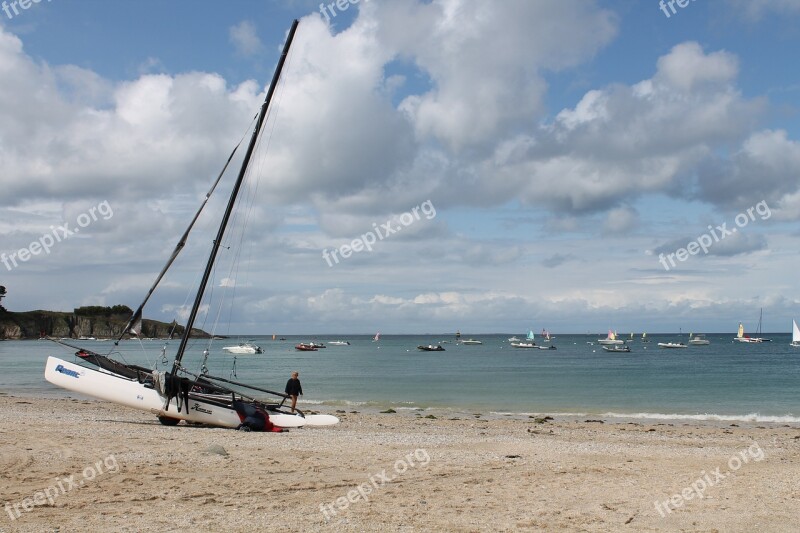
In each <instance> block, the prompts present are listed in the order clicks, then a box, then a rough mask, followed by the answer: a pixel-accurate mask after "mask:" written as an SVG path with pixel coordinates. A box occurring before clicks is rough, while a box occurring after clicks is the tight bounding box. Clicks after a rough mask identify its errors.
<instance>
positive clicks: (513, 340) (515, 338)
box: [508, 337, 519, 342]
mask: <svg viewBox="0 0 800 533" xmlns="http://www.w3.org/2000/svg"><path fill="white" fill-rule="evenodd" d="M508 342H519V339H518V338H517V337H509V339H508Z"/></svg>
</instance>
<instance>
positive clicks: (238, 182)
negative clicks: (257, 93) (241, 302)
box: [172, 19, 299, 375]
mask: <svg viewBox="0 0 800 533" xmlns="http://www.w3.org/2000/svg"><path fill="white" fill-rule="evenodd" d="M298 23H299V22H298V21H297V19H295V20H294V22H292V27H291V28H290V29H289V36H288V37H287V38H286V43H285V44H284V45H283V52H281V57H280V59H279V60H278V66H277V67H275V74H273V76H272V82H271V83H270V85H269V90H268V91H267V97H266V98H265V99H264V103H263V104H262V106H261V112H260V113H259V115H258V120H257V121H256V125H255V129H254V130H253V135H252V136H251V137H250V144H249V145H248V146H247V153H245V155H244V160H243V161H242V168H241V169H239V176H238V177H237V178H236V183H235V184H234V186H233V191H231V197H230V199H229V200H228V207H227V208H226V209H225V214H224V215H223V216H222V221H221V222H220V225H219V230H218V231H217V237H216V238H215V239H214V244H213V246H212V247H211V254H209V257H208V263H206V270H205V272H203V279H202V280H201V281H200V287H198V289H197V296H196V297H195V299H194V304H193V305H192V311H191V313H189V319H188V320H187V321H186V330H185V331H184V332H183V337H181V344H180V346H178V353H177V354H176V355H175V363H174V364H173V365H172V373H173V375H174V374H175V373H176V372H177V371H178V369H179V368H180V365H181V359H182V358H183V354H184V352H185V351H186V345H187V344H188V342H189V336H190V335H191V334H192V326H194V321H195V319H196V318H197V313H198V311H199V310H200V305H201V303H202V301H203V294H204V293H205V290H206V286H207V285H208V280H209V279H210V278H211V271H212V270H213V269H214V261H215V260H216V258H217V252H218V251H219V247H220V246H221V245H222V238H223V236H224V235H225V227H226V226H227V225H228V219H230V217H231V213H232V212H233V206H234V205H235V204H236V197H237V196H238V195H239V189H240V188H241V186H242V182H243V181H244V176H245V174H246V173H247V165H248V164H249V163H250V158H251V157H252V155H253V150H255V147H256V141H257V140H258V135H259V133H260V132H261V126H262V124H263V123H264V117H265V116H266V114H267V109H268V108H269V104H270V102H271V101H272V95H273V93H274V92H275V88H276V87H277V85H278V80H279V79H280V77H281V71H282V70H283V64H284V63H285V62H286V56H287V55H288V54H289V48H290V47H291V45H292V40H293V39H294V34H295V31H296V30H297V25H298Z"/></svg>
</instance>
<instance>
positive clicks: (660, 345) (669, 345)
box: [658, 342, 687, 348]
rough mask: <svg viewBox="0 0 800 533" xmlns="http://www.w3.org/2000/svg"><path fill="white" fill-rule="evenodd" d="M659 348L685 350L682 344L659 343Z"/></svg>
mask: <svg viewBox="0 0 800 533" xmlns="http://www.w3.org/2000/svg"><path fill="white" fill-rule="evenodd" d="M658 347H659V348H686V347H687V346H686V345H685V344H683V343H682V342H659V343H658Z"/></svg>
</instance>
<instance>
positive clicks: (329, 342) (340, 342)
mask: <svg viewBox="0 0 800 533" xmlns="http://www.w3.org/2000/svg"><path fill="white" fill-rule="evenodd" d="M328 344H330V345H331V346H350V343H349V342H348V341H328Z"/></svg>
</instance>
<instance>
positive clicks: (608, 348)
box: [603, 346, 631, 353]
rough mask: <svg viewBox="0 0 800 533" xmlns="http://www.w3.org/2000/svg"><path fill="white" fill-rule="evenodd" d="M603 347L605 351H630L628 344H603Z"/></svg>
mask: <svg viewBox="0 0 800 533" xmlns="http://www.w3.org/2000/svg"><path fill="white" fill-rule="evenodd" d="M603 349H604V350H605V351H607V352H626V353H627V352H630V351H631V347H630V346H603Z"/></svg>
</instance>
